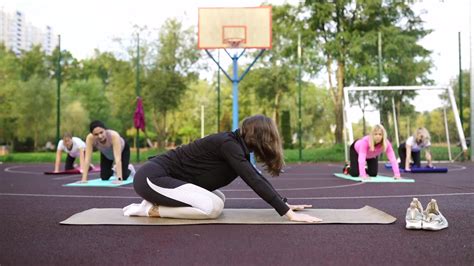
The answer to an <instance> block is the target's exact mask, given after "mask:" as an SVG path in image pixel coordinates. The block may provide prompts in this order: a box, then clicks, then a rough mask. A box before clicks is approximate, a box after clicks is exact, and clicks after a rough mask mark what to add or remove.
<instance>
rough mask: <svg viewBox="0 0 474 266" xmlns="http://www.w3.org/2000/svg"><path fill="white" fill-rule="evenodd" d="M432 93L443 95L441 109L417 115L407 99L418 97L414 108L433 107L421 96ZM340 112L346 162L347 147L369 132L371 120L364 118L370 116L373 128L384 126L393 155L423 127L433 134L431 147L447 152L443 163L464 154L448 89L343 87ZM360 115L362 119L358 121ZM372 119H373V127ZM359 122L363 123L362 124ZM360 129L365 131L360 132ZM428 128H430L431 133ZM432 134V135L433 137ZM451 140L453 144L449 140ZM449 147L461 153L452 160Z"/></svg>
mask: <svg viewBox="0 0 474 266" xmlns="http://www.w3.org/2000/svg"><path fill="white" fill-rule="evenodd" d="M433 91H437V92H438V93H439V94H440V95H442V96H441V97H444V104H443V106H437V108H434V109H433V110H432V111H430V112H428V111H423V112H420V111H416V110H415V109H416V108H415V106H413V105H411V104H410V99H413V98H414V96H415V95H416V94H417V93H419V94H418V97H421V100H419V101H417V105H421V106H428V105H432V104H433V102H434V101H433V98H430V97H432V96H430V97H425V98H423V96H426V95H428V94H430V93H431V92H433ZM373 109H375V111H376V112H374V110H373ZM343 110H344V129H345V130H344V140H345V143H346V145H345V158H346V161H348V160H349V158H348V157H349V156H348V147H349V146H350V145H351V144H352V143H353V142H354V139H355V138H354V137H356V139H357V138H361V137H363V133H365V134H368V133H369V132H370V129H368V128H370V125H367V129H365V127H366V124H369V123H365V121H366V120H369V122H370V118H368V117H367V116H372V125H373V124H375V123H382V122H383V124H384V126H385V127H386V128H387V133H388V134H389V136H390V138H391V142H392V145H393V148H394V150H395V151H396V150H397V147H398V145H399V144H400V143H402V142H404V141H405V140H406V138H407V137H409V136H411V135H412V134H413V132H414V131H415V129H416V128H418V127H426V128H427V129H428V131H430V133H431V134H432V140H431V142H432V144H433V146H436V147H440V150H442V151H444V150H447V156H448V157H447V158H446V159H447V160H448V161H454V160H455V159H456V158H457V157H459V155H461V153H462V154H466V153H467V145H466V138H465V136H464V131H463V128H462V124H461V120H460V118H459V111H458V108H457V105H456V101H455V98H454V93H453V90H452V88H451V87H449V86H446V87H443V86H367V87H345V88H344V102H343ZM355 110H356V111H355ZM357 110H358V111H359V112H357ZM367 110H369V111H367ZM361 114H364V115H362V117H361ZM373 117H376V118H375V120H377V121H375V123H374V121H373V120H374V118H373ZM362 119H364V120H363V121H364V122H361V120H362ZM428 122H429V123H428ZM361 124H362V125H361ZM362 127H364V129H365V130H361V128H362ZM430 127H433V130H434V132H433V130H431V129H430ZM432 132H433V133H435V134H434V136H433V133H432ZM450 132H451V133H450ZM442 135H443V136H442ZM450 136H451V137H453V138H455V140H451V139H450ZM452 144H454V145H458V146H459V148H460V149H461V153H460V154H459V155H458V156H456V157H455V158H453V156H452V149H451V145H452ZM441 147H442V148H441ZM438 157H439V156H438ZM434 159H435V160H438V159H437V158H436V156H435V158H434Z"/></svg>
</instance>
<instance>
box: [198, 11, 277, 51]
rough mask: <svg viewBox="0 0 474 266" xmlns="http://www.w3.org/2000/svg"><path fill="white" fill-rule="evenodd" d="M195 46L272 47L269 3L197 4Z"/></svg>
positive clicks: (217, 47) (216, 47)
mask: <svg viewBox="0 0 474 266" xmlns="http://www.w3.org/2000/svg"><path fill="white" fill-rule="evenodd" d="M198 17H199V18H198V19H199V21H198V48H199V49H221V48H256V49H271V48H272V7H271V6H259V7H231V8H229V7H210V8H199V16H198Z"/></svg>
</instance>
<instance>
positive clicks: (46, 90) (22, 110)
mask: <svg viewBox="0 0 474 266" xmlns="http://www.w3.org/2000/svg"><path fill="white" fill-rule="evenodd" d="M15 96H16V97H15V99H16V105H15V110H14V113H15V119H16V132H15V134H16V137H17V138H18V139H19V140H26V139H27V138H31V139H33V144H34V148H35V150H37V149H38V148H39V147H40V146H39V145H40V143H42V142H43V141H46V140H47V139H48V138H50V137H51V136H52V135H53V129H54V121H55V119H54V110H56V109H55V108H54V106H55V97H54V96H55V95H54V84H53V82H52V81H51V80H49V79H45V78H42V77H39V76H36V75H34V76H31V77H29V80H28V81H23V82H21V83H20V85H19V88H18V90H17V91H15ZM33 96H34V97H33Z"/></svg>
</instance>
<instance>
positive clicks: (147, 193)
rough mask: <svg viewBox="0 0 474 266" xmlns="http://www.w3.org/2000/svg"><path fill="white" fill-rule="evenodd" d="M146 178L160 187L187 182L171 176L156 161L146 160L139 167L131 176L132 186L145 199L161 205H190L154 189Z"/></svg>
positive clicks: (170, 186) (177, 185)
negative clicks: (132, 176)
mask: <svg viewBox="0 0 474 266" xmlns="http://www.w3.org/2000/svg"><path fill="white" fill-rule="evenodd" d="M147 178H148V179H149V180H150V181H151V182H152V183H153V184H155V185H157V186H160V187H162V188H169V189H173V188H177V187H179V186H182V185H184V184H187V182H185V181H182V180H179V179H176V178H173V177H171V176H170V175H169V174H168V173H167V172H166V170H165V169H164V168H163V167H162V166H161V165H160V164H158V163H155V162H152V161H148V162H146V163H145V164H144V165H143V166H142V167H140V168H139V169H138V170H137V172H136V173H135V176H134V178H133V188H134V189H135V191H136V192H137V194H138V195H140V196H141V197H142V198H144V199H145V200H147V201H149V202H151V203H154V204H157V205H163V206H169V207H186V206H190V205H189V204H186V203H184V202H181V201H177V200H174V199H172V198H169V197H166V196H164V195H162V194H160V193H157V192H156V191H154V190H153V189H152V188H151V187H150V185H149V184H148V182H147Z"/></svg>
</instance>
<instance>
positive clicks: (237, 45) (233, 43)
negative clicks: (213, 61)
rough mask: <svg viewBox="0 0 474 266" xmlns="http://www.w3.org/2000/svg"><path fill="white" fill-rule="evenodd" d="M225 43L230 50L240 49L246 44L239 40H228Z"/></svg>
mask: <svg viewBox="0 0 474 266" xmlns="http://www.w3.org/2000/svg"><path fill="white" fill-rule="evenodd" d="M225 42H226V43H227V44H228V45H229V48H240V47H241V46H240V45H241V44H242V43H245V42H244V40H243V39H239V38H232V39H226V40H225Z"/></svg>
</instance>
